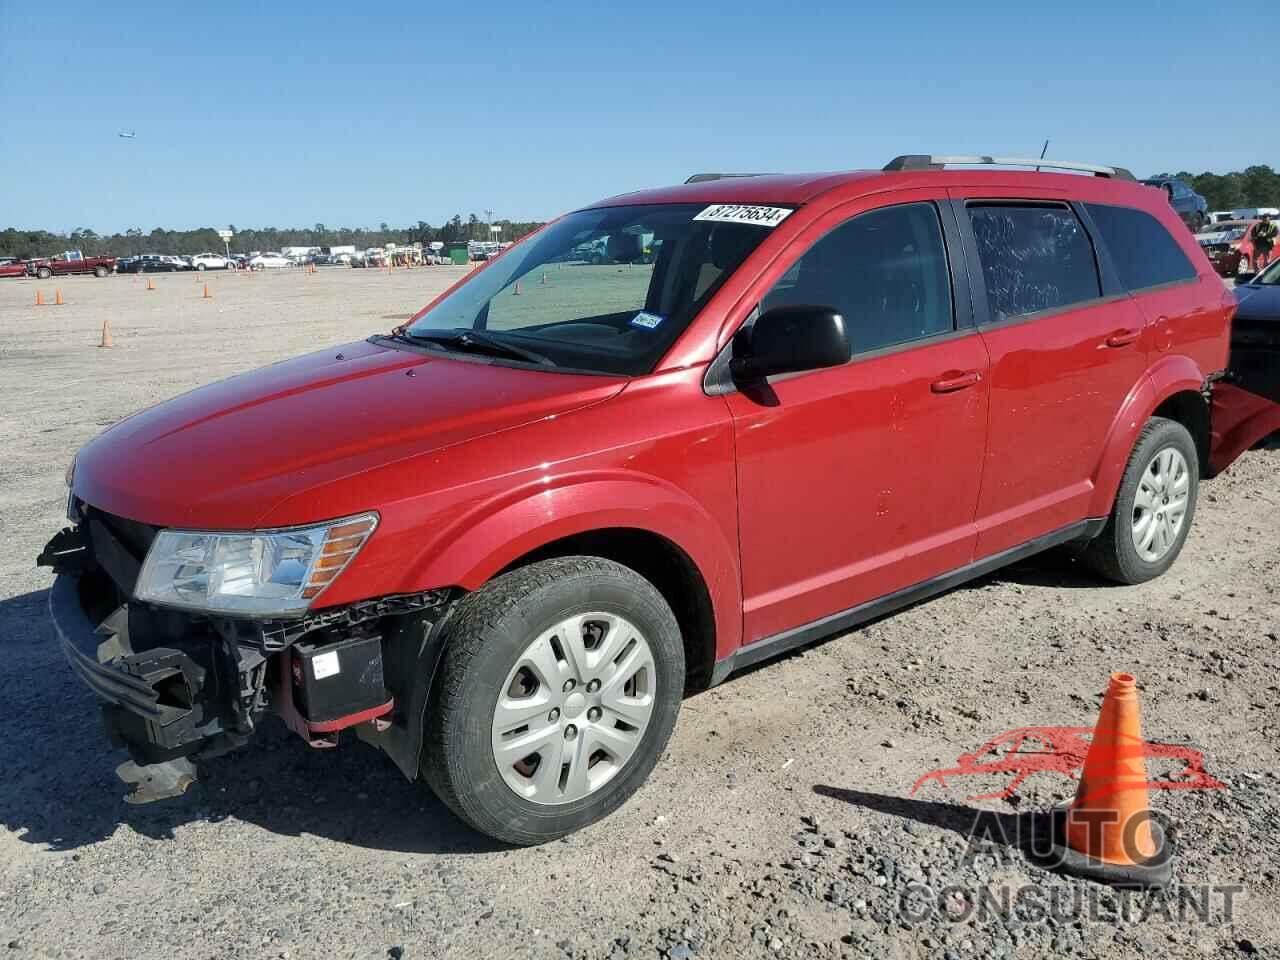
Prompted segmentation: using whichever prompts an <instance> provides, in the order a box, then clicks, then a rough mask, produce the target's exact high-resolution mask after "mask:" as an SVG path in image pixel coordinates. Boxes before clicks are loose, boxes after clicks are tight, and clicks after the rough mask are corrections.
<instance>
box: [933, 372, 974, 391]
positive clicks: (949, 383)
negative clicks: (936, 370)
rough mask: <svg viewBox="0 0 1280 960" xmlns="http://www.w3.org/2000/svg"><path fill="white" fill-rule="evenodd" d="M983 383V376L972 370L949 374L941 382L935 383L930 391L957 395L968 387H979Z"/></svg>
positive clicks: (936, 381)
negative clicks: (958, 391)
mask: <svg viewBox="0 0 1280 960" xmlns="http://www.w3.org/2000/svg"><path fill="white" fill-rule="evenodd" d="M981 382H982V374H981V373H980V372H979V371H977V370H970V371H969V372H968V373H948V374H947V375H946V376H945V377H943V378H942V379H941V380H935V381H933V383H931V384H930V385H929V389H930V390H932V391H933V392H934V393H955V392H956V391H957V390H963V389H965V388H966V387H974V386H977V385H978V384H979V383H981Z"/></svg>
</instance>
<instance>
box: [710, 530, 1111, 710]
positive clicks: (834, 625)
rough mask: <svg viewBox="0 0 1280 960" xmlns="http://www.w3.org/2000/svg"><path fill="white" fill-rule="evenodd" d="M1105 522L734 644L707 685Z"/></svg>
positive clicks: (1084, 535)
mask: <svg viewBox="0 0 1280 960" xmlns="http://www.w3.org/2000/svg"><path fill="white" fill-rule="evenodd" d="M1106 525H1107V520H1106V518H1105V517H1102V518H1098V519H1093V520H1081V521H1079V522H1078V523H1073V524H1071V525H1070V526H1066V527H1063V528H1062V529H1061V530H1055V531H1054V532H1053V533H1046V534H1045V535H1044V536H1042V537H1037V538H1036V539H1034V540H1029V541H1027V542H1026V543H1023V544H1019V545H1018V546H1016V547H1010V548H1009V549H1008V550H1005V551H1002V552H1001V553H996V554H993V555H992V556H989V557H984V558H983V559H981V560H975V561H974V562H973V563H970V564H968V565H966V566H963V567H960V568H958V569H956V570H952V571H951V572H950V573H944V574H942V575H941V576H937V577H934V578H933V579H931V580H925V581H924V582H922V583H917V584H915V585H914V586H911V587H904V588H903V589H902V590H898V591H897V592H895V593H890V594H886V595H885V596H883V597H880V598H879V599H877V600H869V601H867V602H866V603H863V604H859V605H858V606H856V607H851V608H850V609H848V610H843V611H841V612H840V613H833V614H831V615H830V616H827V617H823V618H822V619H820V620H814V621H813V622H812V623H806V624H804V625H802V626H799V627H793V628H792V629H790V630H785V631H783V632H782V633H778V634H774V635H773V636H772V637H764V638H763V639H761V640H756V641H755V642H754V643H749V644H747V645H746V646H744V647H739V648H738V650H737V652H735V653H733V654H731V655H730V656H728V657H726V658H725V659H723V660H721V661H719V662H717V663H716V665H715V669H713V670H712V671H711V684H710V685H711V686H713V687H714V686H715V685H716V684H718V683H721V682H722V681H724V680H725V678H727V677H728V676H729V675H730V674H731V673H733V672H735V671H737V670H742V669H744V668H746V667H749V666H751V665H753V664H756V663H759V662H760V661H761V660H768V659H770V658H772V657H777V656H780V655H782V654H784V653H787V652H788V651H791V650H794V649H796V648H797V647H803V646H805V645H806V644H810V643H813V642H815V641H817V640H821V639H822V638H824V637H829V636H831V635H832V634H836V633H841V632H843V631H845V630H848V629H850V628H852V627H856V626H857V625H858V624H860V623H866V622H867V621H868V620H874V619H876V618H877V617H882V616H884V615H885V614H888V613H893V612H894V611H895V610H901V609H902V608H903V607H908V606H910V605H911V604H913V603H919V602H920V601H921V600H927V599H928V598H929V597H935V596H937V595H938V594H940V593H945V592H946V591H948V590H950V589H952V588H953V587H958V586H960V584H962V583H966V582H968V581H969V580H974V579H976V578H978V577H981V576H984V575H986V574H988V573H991V572H992V571H993V570H998V569H1000V568H1001V567H1005V566H1008V565H1009V564H1011V563H1016V562H1017V561H1019V560H1025V559H1026V558H1027V557H1031V556H1034V555H1035V554H1037V553H1042V552H1044V551H1045V550H1048V549H1050V548H1052V547H1056V546H1059V545H1060V544H1063V543H1070V542H1072V541H1074V540H1092V539H1093V538H1094V537H1096V536H1097V535H1098V534H1100V533H1101V532H1102V528H1103V527H1105V526H1106Z"/></svg>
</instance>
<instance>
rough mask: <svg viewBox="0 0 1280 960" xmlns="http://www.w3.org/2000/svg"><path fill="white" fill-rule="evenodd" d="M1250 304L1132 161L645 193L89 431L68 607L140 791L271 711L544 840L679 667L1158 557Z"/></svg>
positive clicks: (246, 732) (653, 758) (669, 718)
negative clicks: (1034, 563)
mask: <svg viewBox="0 0 1280 960" xmlns="http://www.w3.org/2000/svg"><path fill="white" fill-rule="evenodd" d="M957 163H962V164H964V165H965V167H964V168H957V167H956V166H955V164H957ZM1010 163H1022V164H1024V165H1025V164H1028V163H1029V164H1039V165H1041V166H1045V167H1065V168H1067V169H1068V170H1069V171H1070V172H1069V173H1040V172H1029V171H1024V170H1014V169H1009V168H1006V167H1005V166H1004V165H1005V164H1010ZM975 166H981V169H974V167H975ZM1081 174H1084V175H1081ZM596 245H601V246H602V247H603V249H604V250H605V254H606V255H605V256H604V257H603V258H601V259H602V261H603V262H600V263H591V262H589V261H584V260H583V259H581V258H575V257H574V255H573V251H575V250H583V249H594V248H595V246H596ZM646 250H648V251H651V252H652V255H651V256H649V257H646V254H645V251H646ZM646 260H650V261H652V262H645V261H646ZM1233 310H1234V301H1233V300H1232V298H1231V297H1230V296H1229V294H1228V293H1227V291H1226V290H1225V289H1224V288H1223V285H1222V282H1221V281H1220V280H1219V279H1218V278H1217V276H1216V275H1215V274H1214V272H1213V269H1212V267H1211V266H1210V265H1209V262H1208V261H1207V260H1206V259H1205V256H1204V254H1203V253H1202V252H1201V250H1200V249H1199V247H1198V245H1197V244H1196V241H1195V239H1194V238H1193V237H1192V236H1191V234H1190V233H1189V232H1188V231H1187V230H1186V229H1185V228H1183V227H1182V225H1181V224H1180V223H1179V221H1178V217H1177V214H1175V213H1174V212H1173V210H1172V209H1171V208H1170V206H1169V204H1168V201H1167V199H1166V198H1165V196H1164V194H1163V193H1161V192H1160V191H1159V190H1153V189H1150V188H1148V187H1144V186H1141V185H1140V184H1138V183H1136V182H1135V181H1134V180H1133V178H1132V177H1131V176H1130V175H1129V174H1128V173H1127V172H1125V171H1123V170H1119V169H1114V168H1110V167H1092V166H1087V165H1082V164H1050V163H1048V162H1045V161H1039V160H1036V161H999V160H993V159H992V158H949V157H927V156H926V157H919V156H911V157H901V158H898V159H897V160H895V161H893V162H892V163H890V164H889V165H888V166H887V167H885V168H884V170H882V171H877V172H856V173H837V174H819V175H806V176H749V177H748V176H743V177H731V176H723V177H719V176H714V175H702V176H699V177H695V178H693V180H692V182H690V183H687V184H685V185H682V186H676V187H671V188H667V189H660V190H649V191H644V192H640V193H630V194H624V195H622V196H619V197H615V198H613V199H610V200H605V201H602V202H601V203H599V204H596V205H594V206H591V207H588V208H586V209H583V210H579V211H577V212H575V213H570V214H568V215H566V216H564V217H562V218H560V219H559V220H556V221H555V222H553V223H551V224H549V225H547V226H546V227H544V228H543V229H542V230H540V231H538V232H537V233H535V234H533V235H531V236H530V237H528V238H526V239H525V240H524V241H522V242H521V243H519V244H517V245H516V246H514V247H512V248H510V249H509V250H507V251H505V252H504V253H503V254H502V255H501V256H499V257H497V258H496V259H494V260H493V261H491V262H490V263H488V264H487V265H486V266H485V267H483V268H482V269H479V270H477V271H475V272H473V273H472V274H470V275H469V276H468V277H467V278H466V279H465V280H463V281H461V282H460V283H458V284H457V285H456V286H454V287H453V288H451V289H450V290H449V291H447V292H446V293H445V294H443V295H442V296H440V297H439V298H437V299H436V300H435V301H434V302H432V303H431V304H430V305H429V306H427V307H426V308H424V309H423V310H422V311H420V312H419V313H418V314H417V315H416V316H415V317H414V319H413V320H412V321H411V322H410V323H408V324H406V325H405V326H403V327H401V328H399V329H397V330H395V331H393V332H392V333H390V334H388V335H381V336H373V337H370V338H369V339H368V340H365V341H360V342H357V343H352V344H349V345H346V346H343V347H340V348H337V349H332V348H330V349H325V350H321V351H319V352H317V353H313V354H311V355H309V356H304V357H300V358H298V359H295V360H292V361H289V362H285V363H279V364H276V365H274V366H271V367H267V368H266V369H263V370H260V371H258V372H256V373H252V374H248V375H244V376H238V377H233V378H232V379H230V380H226V381H223V382H221V383H217V384H213V385H211V386H208V387H205V388H203V389H200V390H196V391H194V392H192V393H188V394H185V395H183V396H181V397H178V398H176V399H173V400H170V401H168V402H167V403H163V404H161V405H159V406H156V407H153V408H151V409H148V410H145V411H143V412H141V413H138V414H136V415H135V416H132V417H130V418H128V419H126V420H124V421H123V422H121V423H119V424H117V425H115V426H114V427H112V428H110V429H109V430H107V431H106V432H105V433H103V434H102V435H101V436H99V437H98V438H97V439H95V440H93V441H92V442H91V443H89V444H88V445H87V446H85V447H84V449H82V450H81V451H80V452H79V454H78V455H77V457H76V459H75V460H74V461H73V463H72V465H71V469H70V470H69V472H68V481H69V482H70V484H71V491H70V498H69V514H70V518H71V520H72V522H73V524H74V526H73V527H71V528H70V529H68V530H65V531H63V532H62V533H60V534H59V535H58V536H57V537H55V538H54V540H53V541H52V542H51V543H50V544H49V546H48V547H47V548H46V550H45V553H44V554H43V555H42V557H41V562H43V563H45V564H47V565H51V566H53V567H55V569H56V572H57V574H58V576H57V580H56V583H55V585H54V587H53V589H52V592H51V600H50V607H51V612H52V616H53V620H54V622H55V624H56V625H57V632H58V634H59V635H60V638H61V643H62V645H63V647H64V649H65V652H66V655H67V657H68V659H69V660H70V663H71V665H72V667H73V668H74V669H75V670H76V671H77V673H79V674H80V675H81V677H82V678H83V679H84V680H85V681H86V682H87V683H88V685H89V686H90V687H92V688H93V690H94V691H95V692H96V693H97V694H98V695H100V696H101V698H102V699H103V700H105V701H106V709H105V717H106V726H107V728H108V731H109V733H110V735H111V737H112V738H113V740H114V741H115V742H116V743H118V744H123V745H125V746H127V747H128V749H129V751H130V753H131V755H132V757H133V759H134V761H135V762H136V764H137V765H138V766H137V769H136V770H133V771H132V772H131V775H130V779H134V780H137V781H139V782H140V784H141V786H140V788H139V789H140V793H141V794H142V795H143V798H146V797H154V796H160V795H165V794H172V793H174V792H177V791H179V790H181V789H182V788H183V785H184V784H185V783H186V782H188V781H189V780H190V778H191V777H193V776H194V775H195V771H194V767H193V766H192V765H191V761H192V760H193V759H198V758H199V757H201V756H208V755H211V754H214V753H217V752H221V751H223V750H226V749H227V748H229V747H231V746H235V745H237V744H239V743H241V742H243V741H244V740H246V739H247V738H248V737H249V736H250V735H251V734H252V733H253V731H254V729H255V727H257V726H258V724H259V723H261V722H262V721H263V719H264V717H265V715H266V714H268V713H276V714H278V715H279V716H281V717H282V718H283V719H284V721H285V722H286V723H287V724H288V725H289V726H290V727H291V728H292V729H293V730H294V731H296V732H297V733H298V734H299V735H301V736H302V737H303V738H304V739H305V740H307V742H308V743H310V744H311V745H312V746H314V747H330V746H334V745H336V744H337V741H338V736H339V731H341V730H342V729H345V728H353V729H354V730H355V731H356V733H357V734H358V735H359V736H360V737H361V738H362V739H364V740H366V741H368V742H371V743H373V744H376V745H377V746H379V747H380V748H381V749H382V750H384V751H385V752H386V753H387V754H388V755H389V756H390V757H391V759H392V760H393V761H394V762H395V763H396V764H397V765H398V766H399V767H400V768H401V770H403V772H404V773H405V775H406V776H408V777H409V778H411V779H416V778H418V777H421V778H422V779H424V780H425V781H426V782H427V783H428V784H429V785H430V786H431V788H432V789H433V790H434V791H435V792H436V793H437V794H438V795H439V797H440V798H441V799H442V800H444V802H445V803H447V804H448V805H449V806H450V807H451V808H452V809H453V810H454V811H455V812H456V813H457V814H458V816H460V817H461V818H462V819H463V820H465V821H466V822H467V823H469V824H471V825H472V826H474V827H475V828H476V829H478V830H481V831H484V832H486V833H488V834H491V835H492V836H494V837H498V838H501V839H503V840H506V841H509V842H512V843H518V844H528V843H537V842H540V841H545V840H548V839H550V838H554V837H559V836H562V835H564V834H567V833H569V832H571V831H573V830H576V829H578V828H580V827H582V826H584V825H586V824H588V823H591V822H592V821H595V820H597V819H599V818H600V817H603V816H605V815H606V814H608V813H609V812H610V811H612V810H613V809H615V808H616V807H618V806H619V805H620V804H621V803H623V802H624V801H625V800H626V799H627V797H628V796H629V795H630V794H631V793H632V792H633V791H635V790H636V789H637V788H638V787H639V786H640V784H641V783H642V782H643V781H644V779H645V777H646V776H647V775H648V774H649V772H650V770H651V769H652V768H653V766H654V764H655V763H656V762H657V760H658V757H659V755H660V754H661V753H662V751H663V748H664V745H665V744H666V742H667V739H668V737H669V735H670V733H671V730H672V727H673V725H674V723H675V719H676V713H677V710H678V709H679V706H680V701H681V696H682V694H683V693H684V692H685V691H686V690H687V689H690V688H697V687H705V686H707V685H710V684H715V683H718V682H719V681H721V680H723V679H724V678H725V677H726V676H727V675H729V674H730V673H731V672H733V671H734V670H736V669H739V668H742V667H744V666H746V665H748V664H752V663H755V662H757V661H760V660H762V659H764V658H767V657H771V656H774V655H776V654H779V653H781V652H783V651H786V650H790V649H792V648H794V647H796V646H798V645H800V644H804V643H808V642H810V641H812V640H815V639H817V638H819V637H822V636H826V635H830V634H834V633H838V632H840V631H842V630H847V629H848V628H850V627H851V626H853V625H855V624H858V623H860V622H862V621H865V620H867V619H868V618H871V617H876V616H879V615H881V614H883V613H885V612H887V611H891V610H894V609H897V608H899V607H902V606H904V605H906V604H908V603H912V602H914V601H917V600H919V599H921V598H923V597H928V596H931V595H933V594H937V593H939V592H942V591H944V590H946V589H948V588H949V587H952V586H954V585H955V584H958V583H960V582H962V581H964V580H967V579H969V578H972V577H976V576H979V575H982V574H984V573H987V572H988V571H991V570H993V569H995V568H997V567H999V566H1001V565H1003V564H1007V563H1010V562H1013V561H1015V560H1019V559H1021V558H1024V557H1027V556H1029V555H1031V554H1034V553H1036V552H1038V551H1041V550H1044V549H1046V548H1048V547H1052V546H1054V545H1056V544H1065V543H1074V544H1076V545H1078V548H1079V550H1080V551H1081V553H1082V555H1083V556H1084V558H1086V560H1087V561H1088V562H1089V563H1090V564H1091V565H1092V566H1093V567H1094V568H1095V569H1096V570H1097V571H1099V572H1100V573H1101V574H1103V575H1104V576H1105V577H1108V578H1110V579H1112V580H1116V581H1120V582H1123V583H1138V582H1141V581H1144V580H1147V579H1150V578H1152V577H1155V576H1158V575H1159V574H1161V573H1163V572H1164V571H1165V570H1166V569H1168V567H1169V566H1170V564H1172V563H1173V562H1174V559H1175V558H1176V557H1177V555H1178V553H1179V551H1180V550H1181V549H1182V546H1183V544H1184V543H1185V541H1186V538H1187V535H1188V531H1189V529H1190V527H1191V522H1192V517H1193V515H1194V513H1195V507H1196V492H1197V487H1198V484H1199V481H1200V477H1201V476H1202V473H1203V472H1204V471H1205V470H1206V465H1207V464H1208V462H1209V453H1210V449H1209V448H1210V444H1211V424H1210V405H1209V399H1210V394H1211V390H1212V387H1213V384H1214V381H1215V378H1217V377H1218V376H1219V375H1220V373H1221V372H1222V371H1223V370H1224V368H1225V367H1226V366H1227V356H1228V327H1229V321H1230V319H1231V315H1232V311H1233ZM1236 440H1237V442H1238V443H1239V442H1241V441H1240V438H1239V437H1237V438H1236ZM1243 445H1244V446H1247V440H1246V441H1244V442H1243ZM1242 448H1243V447H1242Z"/></svg>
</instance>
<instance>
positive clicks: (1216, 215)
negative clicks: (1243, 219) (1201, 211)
mask: <svg viewBox="0 0 1280 960" xmlns="http://www.w3.org/2000/svg"><path fill="white" fill-rule="evenodd" d="M1239 219H1240V218H1239V217H1238V216H1236V212H1235V211H1234V210H1210V211H1209V216H1208V221H1209V222H1210V223H1226V222H1227V221H1228V220H1239Z"/></svg>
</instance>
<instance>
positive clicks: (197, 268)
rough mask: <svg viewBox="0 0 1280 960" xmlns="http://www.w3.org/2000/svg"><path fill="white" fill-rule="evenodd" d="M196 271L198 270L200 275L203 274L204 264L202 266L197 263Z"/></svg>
mask: <svg viewBox="0 0 1280 960" xmlns="http://www.w3.org/2000/svg"><path fill="white" fill-rule="evenodd" d="M196 270H198V271H199V272H200V273H204V264H203V263H197V264H196Z"/></svg>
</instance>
